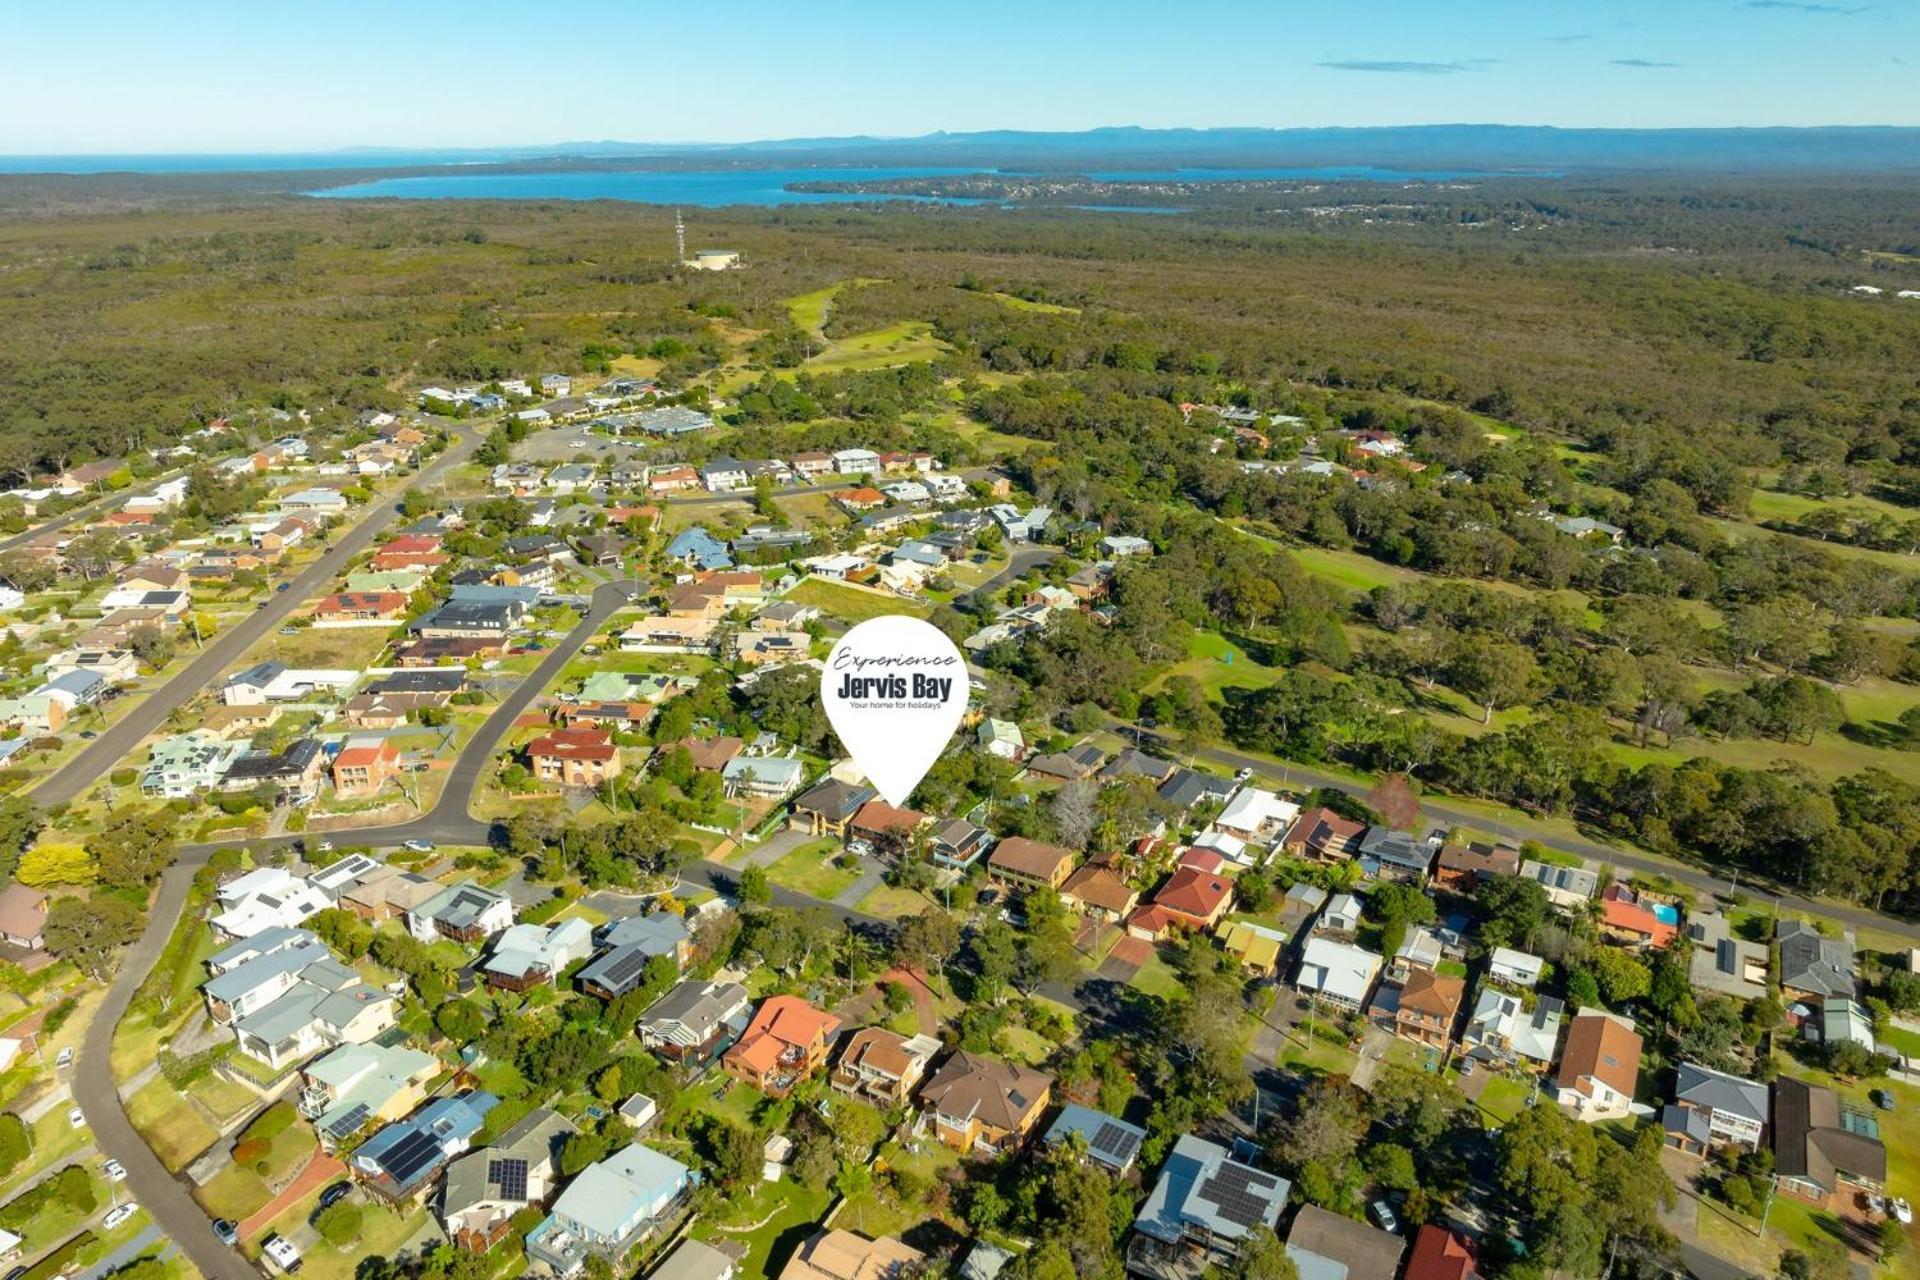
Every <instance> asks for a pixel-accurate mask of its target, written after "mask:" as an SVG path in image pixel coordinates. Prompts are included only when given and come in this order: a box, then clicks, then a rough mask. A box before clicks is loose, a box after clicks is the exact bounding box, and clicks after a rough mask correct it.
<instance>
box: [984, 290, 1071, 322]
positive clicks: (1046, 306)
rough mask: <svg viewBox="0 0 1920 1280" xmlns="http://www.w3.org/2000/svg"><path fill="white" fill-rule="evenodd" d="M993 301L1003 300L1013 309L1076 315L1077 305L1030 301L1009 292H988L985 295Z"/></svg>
mask: <svg viewBox="0 0 1920 1280" xmlns="http://www.w3.org/2000/svg"><path fill="white" fill-rule="evenodd" d="M987 296H988V297H989V298H992V299H993V300H994V301H995V302H1003V303H1005V304H1006V305H1007V306H1009V307H1012V308H1013V309H1014V310H1015V311H1040V312H1044V313H1046V314H1047V315H1050V316H1077V315H1079V314H1080V308H1078V307H1063V306H1061V305H1060V304H1059V303H1057V302H1031V301H1029V300H1027V299H1026V298H1017V297H1015V296H1014V295H1013V294H1011V293H990V294H988V295H987Z"/></svg>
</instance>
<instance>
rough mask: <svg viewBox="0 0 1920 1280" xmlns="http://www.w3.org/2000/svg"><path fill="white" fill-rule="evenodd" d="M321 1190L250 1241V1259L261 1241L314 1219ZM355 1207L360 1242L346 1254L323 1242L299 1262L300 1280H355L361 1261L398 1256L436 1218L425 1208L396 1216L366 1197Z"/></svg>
mask: <svg viewBox="0 0 1920 1280" xmlns="http://www.w3.org/2000/svg"><path fill="white" fill-rule="evenodd" d="M321 1190H322V1188H318V1187H316V1188H315V1189H314V1192H313V1194H312V1195H310V1196H307V1197H306V1198H304V1199H303V1200H301V1201H300V1203H298V1204H296V1205H294V1206H293V1207H292V1208H291V1209H288V1210H287V1211H286V1212H285V1213H283V1214H281V1215H280V1216H279V1217H278V1218H275V1219H274V1220H273V1224H272V1226H271V1227H270V1228H269V1229H268V1230H267V1231H263V1232H261V1233H260V1235H259V1237H258V1238H256V1239H254V1240H251V1241H248V1242H247V1253H248V1255H249V1256H252V1257H258V1256H259V1252H260V1241H261V1240H264V1239H266V1238H267V1236H268V1235H269V1234H273V1233H279V1234H281V1235H286V1234H289V1233H291V1232H292V1231H293V1230H294V1229H295V1228H296V1227H299V1226H300V1225H301V1224H303V1223H305V1222H306V1220H307V1219H308V1218H309V1217H311V1216H312V1215H313V1212H314V1209H315V1207H316V1202H317V1201H318V1200H319V1198H320V1192H321ZM354 1203H356V1204H358V1205H360V1207H361V1209H362V1211H363V1212H362V1215H361V1219H360V1238H359V1239H358V1240H356V1241H354V1242H353V1243H352V1244H350V1245H348V1246H347V1248H346V1249H345V1250H339V1249H334V1248H332V1247H330V1246H328V1245H327V1244H325V1243H324V1242H322V1243H318V1244H316V1245H314V1247H313V1248H311V1249H309V1250H307V1251H306V1253H305V1254H304V1255H303V1256H302V1257H301V1259H300V1275H301V1280H352V1278H353V1273H354V1268H355V1267H356V1266H357V1265H358V1264H359V1262H360V1259H362V1258H365V1257H368V1256H370V1255H372V1254H376V1253H377V1254H380V1255H382V1256H391V1255H393V1254H395V1253H397V1252H399V1250H400V1247H401V1246H402V1245H404V1244H405V1243H406V1242H407V1241H409V1240H411V1239H412V1238H413V1237H414V1236H415V1235H416V1234H417V1233H418V1232H419V1231H420V1228H422V1227H424V1226H426V1225H427V1223H428V1222H429V1221H430V1220H431V1219H432V1216H433V1215H432V1214H431V1213H430V1212H429V1211H428V1210H427V1208H426V1207H425V1206H424V1205H423V1206H420V1207H418V1208H414V1209H412V1210H410V1211H409V1212H407V1213H404V1214H400V1213H395V1212H394V1211H393V1210H391V1209H389V1208H387V1207H386V1205H385V1204H383V1203H380V1202H378V1201H376V1200H375V1199H374V1198H373V1197H371V1196H368V1195H366V1194H365V1193H361V1194H360V1195H359V1196H356V1197H355V1200H354Z"/></svg>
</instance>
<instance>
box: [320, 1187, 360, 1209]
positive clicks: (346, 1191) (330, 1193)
mask: <svg viewBox="0 0 1920 1280" xmlns="http://www.w3.org/2000/svg"><path fill="white" fill-rule="evenodd" d="M352 1194H353V1184H352V1183H351V1182H336V1183H334V1184H333V1185H332V1186H330V1187H328V1188H327V1189H326V1190H325V1191H322V1192H321V1193H320V1207H321V1208H322V1209H331V1208H333V1206H335V1205H337V1204H339V1203H340V1202H341V1201H342V1200H345V1199H346V1198H347V1197H348V1196H350V1195H352Z"/></svg>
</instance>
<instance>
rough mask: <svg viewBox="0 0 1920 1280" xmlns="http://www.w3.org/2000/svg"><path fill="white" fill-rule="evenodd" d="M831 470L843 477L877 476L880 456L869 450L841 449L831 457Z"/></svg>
mask: <svg viewBox="0 0 1920 1280" xmlns="http://www.w3.org/2000/svg"><path fill="white" fill-rule="evenodd" d="M833 469H834V470H835V471H836V472H838V473H839V474H840V475H843V476H858V475H870V476H877V475H879V474H880V455H879V454H877V453H875V452H874V451H873V450H871V449H841V450H839V451H837V452H836V453H835V454H834V455H833Z"/></svg>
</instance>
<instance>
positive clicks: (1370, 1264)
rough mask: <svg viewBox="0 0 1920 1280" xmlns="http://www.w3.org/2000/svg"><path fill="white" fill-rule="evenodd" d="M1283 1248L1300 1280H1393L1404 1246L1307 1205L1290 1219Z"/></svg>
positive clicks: (1374, 1230) (1388, 1233)
mask: <svg viewBox="0 0 1920 1280" xmlns="http://www.w3.org/2000/svg"><path fill="white" fill-rule="evenodd" d="M1286 1247H1287V1256H1288V1257H1289V1258H1292V1259H1293V1265H1294V1267H1295V1269H1296V1270H1297V1271H1298V1272H1299V1275H1300V1280H1395V1277H1397V1276H1398V1275H1399V1274H1400V1257H1401V1255H1402V1254H1404V1253H1405V1252H1406V1248H1407V1242H1406V1241H1405V1240H1403V1239H1401V1238H1400V1237H1399V1236H1397V1235H1394V1234H1393V1233H1392V1232H1391V1231H1382V1230H1380V1228H1378V1227H1373V1226H1368V1225H1367V1224H1366V1223H1364V1222H1359V1221H1356V1220H1354V1219H1352V1218H1348V1217H1344V1216H1342V1215H1341V1214H1337V1213H1332V1212H1330V1211H1328V1210H1326V1209H1322V1208H1321V1207H1320V1206H1319V1205H1316V1204H1309V1205H1302V1206H1301V1207H1300V1211H1299V1212H1298V1213H1296V1214H1295V1215H1294V1217H1293V1225H1292V1226H1291V1227H1289V1228H1288V1229H1287V1243H1286Z"/></svg>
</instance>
